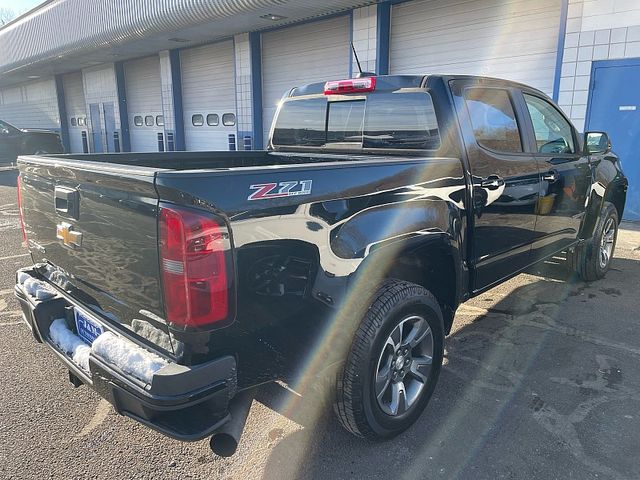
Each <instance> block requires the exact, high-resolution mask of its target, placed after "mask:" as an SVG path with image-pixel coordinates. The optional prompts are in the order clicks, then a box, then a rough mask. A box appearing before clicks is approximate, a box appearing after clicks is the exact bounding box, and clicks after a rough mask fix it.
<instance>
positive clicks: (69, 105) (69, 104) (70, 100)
mask: <svg viewBox="0 0 640 480" xmlns="http://www.w3.org/2000/svg"><path fill="white" fill-rule="evenodd" d="M62 88H63V89H64V101H65V105H66V109H67V122H68V125H69V141H70V144H71V145H70V146H71V152H72V153H82V151H83V150H82V131H83V130H85V128H84V127H83V126H82V125H78V118H82V119H84V118H85V117H86V116H87V114H86V102H85V99H84V87H83V85H82V72H77V73H70V74H68V75H64V76H63V77H62ZM72 119H73V120H72ZM83 121H84V120H83Z"/></svg>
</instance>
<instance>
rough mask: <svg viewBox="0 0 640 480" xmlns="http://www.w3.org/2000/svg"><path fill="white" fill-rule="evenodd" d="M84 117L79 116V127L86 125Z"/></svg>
mask: <svg viewBox="0 0 640 480" xmlns="http://www.w3.org/2000/svg"><path fill="white" fill-rule="evenodd" d="M84 124H85V122H84V117H78V126H79V127H84Z"/></svg>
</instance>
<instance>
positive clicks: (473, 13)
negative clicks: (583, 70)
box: [390, 0, 561, 95]
mask: <svg viewBox="0 0 640 480" xmlns="http://www.w3.org/2000/svg"><path fill="white" fill-rule="evenodd" d="M560 3H561V2H560V0H537V1H535V2H533V1H530V0H519V1H510V2H504V1H503V0H476V1H472V2H469V1H465V2H462V1H460V0H454V1H451V0H429V1H414V2H408V3H402V4H399V5H394V6H393V10H392V17H391V47H390V62H391V65H390V71H391V73H394V74H399V73H466V74H471V75H487V76H492V77H500V78H507V79H510V80H516V81H519V82H523V83H526V84H529V85H532V86H534V87H537V88H539V89H540V90H542V91H544V92H545V93H547V94H549V95H551V93H552V91H553V79H554V72H555V63H556V49H557V43H558V30H559V25H560Z"/></svg>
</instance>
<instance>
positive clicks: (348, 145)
mask: <svg viewBox="0 0 640 480" xmlns="http://www.w3.org/2000/svg"><path fill="white" fill-rule="evenodd" d="M272 144H273V146H274V147H275V148H279V147H284V148H285V149H286V148H287V147H305V148H308V147H316V148H319V149H328V150H334V149H336V150H340V149H349V150H362V151H364V152H367V151H373V152H375V150H377V149H379V150H396V149H402V150H420V151H423V150H437V149H438V148H440V133H439V129H438V123H437V120H436V114H435V110H434V106H433V101H432V99H431V96H430V94H429V93H428V92H425V91H411V92H401V91H398V92H376V93H372V94H370V95H368V96H366V97H364V96H348V95H336V96H335V97H333V98H331V99H328V98H327V96H313V97H302V98H291V99H289V100H287V101H285V103H284V104H283V105H282V107H281V108H280V111H279V113H278V116H277V119H276V122H275V125H274V130H273V136H272Z"/></svg>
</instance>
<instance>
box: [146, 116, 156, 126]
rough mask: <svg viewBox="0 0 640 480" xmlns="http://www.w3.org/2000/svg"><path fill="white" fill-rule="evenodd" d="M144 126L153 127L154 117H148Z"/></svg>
mask: <svg viewBox="0 0 640 480" xmlns="http://www.w3.org/2000/svg"><path fill="white" fill-rule="evenodd" d="M144 124H145V125H146V126H147V127H153V125H154V121H153V115H147V116H146V117H144Z"/></svg>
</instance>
